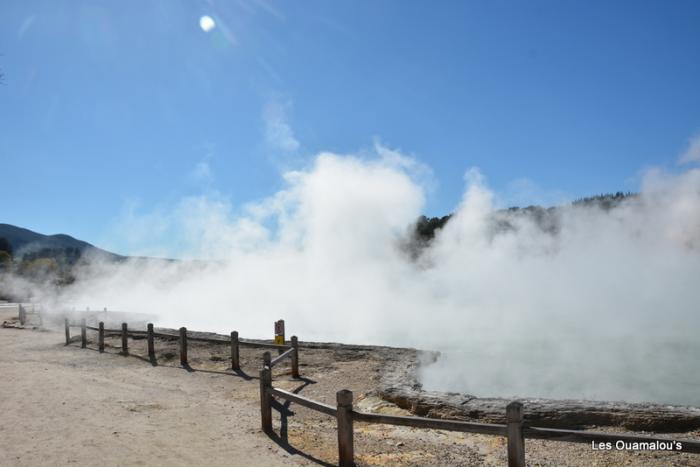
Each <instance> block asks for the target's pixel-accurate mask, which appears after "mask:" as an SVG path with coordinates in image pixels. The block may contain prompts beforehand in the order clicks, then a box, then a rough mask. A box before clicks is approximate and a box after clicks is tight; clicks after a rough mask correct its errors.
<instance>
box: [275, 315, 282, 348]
mask: <svg viewBox="0 0 700 467" xmlns="http://www.w3.org/2000/svg"><path fill="white" fill-rule="evenodd" d="M275 344H277V345H284V320H283V319H281V320H279V321H275Z"/></svg>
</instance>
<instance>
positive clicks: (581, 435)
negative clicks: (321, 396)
mask: <svg viewBox="0 0 700 467" xmlns="http://www.w3.org/2000/svg"><path fill="white" fill-rule="evenodd" d="M75 327H77V328H80V340H81V347H83V348H85V347H86V346H87V330H93V331H97V332H98V349H99V351H100V352H104V336H105V335H120V336H121V344H122V351H121V353H122V354H123V355H128V353H129V349H128V337H141V338H143V337H144V336H145V337H146V338H147V342H148V356H149V358H150V359H151V360H154V359H155V348H154V338H155V337H160V338H166V339H178V341H179V348H180V363H181V364H182V365H183V366H187V365H188V359H187V342H188V341H199V342H210V343H230V345H231V367H232V369H233V370H239V369H240V357H239V346H249V347H257V348H266V349H275V350H277V351H278V352H279V355H278V356H277V357H275V358H274V359H272V358H271V354H270V352H269V351H266V352H265V353H264V354H263V366H262V369H261V370H260V416H261V424H262V430H263V431H264V432H265V433H267V434H272V432H273V429H272V400H273V397H278V398H280V399H285V400H287V401H290V402H293V403H297V404H299V405H301V406H304V407H307V408H309V409H312V410H315V411H317V412H321V413H323V414H326V415H329V416H331V417H334V418H336V420H337V434H338V465H339V466H341V467H347V466H353V465H355V462H354V457H355V453H354V429H353V424H354V422H360V423H371V424H385V425H396V426H408V427H413V428H425V429H434V430H447V431H457V432H463V433H478V434H483V435H493V436H504V437H506V438H507V454H508V466H509V467H525V439H526V438H529V439H543V440H550V441H564V442H570V443H591V444H592V445H595V446H600V444H598V443H611V444H610V445H611V446H612V447H615V448H616V449H617V446H618V443H623V446H634V445H635V443H636V446H638V447H639V446H642V447H644V446H646V447H650V446H657V447H658V446H664V447H665V448H663V449H664V450H674V451H680V452H686V453H693V454H700V441H691V440H683V439H674V438H660V437H653V436H640V435H630V434H614V433H601V432H592V431H580V430H564V429H555V428H541V427H533V426H529V425H528V424H525V422H524V417H523V404H522V403H521V402H519V401H513V402H511V403H509V404H508V405H507V406H506V413H505V419H506V423H505V424H491V423H474V422H465V421H461V420H444V419H435V418H426V417H406V416H400V415H383V414H376V413H368V412H360V411H356V410H354V409H353V393H352V391H349V390H347V389H343V390H340V391H338V392H337V393H336V405H335V406H333V405H329V404H324V403H322V402H318V401H315V400H313V399H309V398H306V397H304V396H300V395H299V394H295V393H293V392H289V391H285V390H284V389H280V388H276V387H274V386H273V385H272V368H273V367H274V366H275V365H277V364H278V363H280V362H281V361H283V360H284V359H286V358H290V359H291V362H292V377H294V378H298V377H299V343H298V340H297V337H296V336H292V340H291V345H289V346H287V345H278V344H268V343H262V342H252V341H246V340H242V339H240V338H239V337H238V332H236V331H233V332H232V333H231V337H230V339H226V338H206V337H192V336H188V334H187V329H186V328H184V327H183V328H180V330H179V333H178V334H169V333H162V332H155V331H154V330H153V324H151V323H149V324H148V326H147V329H146V330H145V331H141V330H130V329H129V328H128V326H127V324H126V323H122V326H121V329H105V327H104V323H103V322H100V323H98V326H97V327H93V326H88V325H87V324H86V320H85V319H83V320H81V322H80V323H79V324H71V323H70V322H69V321H68V319H66V320H65V334H66V345H68V344H70V342H71V335H70V329H71V328H75ZM629 450H634V449H629Z"/></svg>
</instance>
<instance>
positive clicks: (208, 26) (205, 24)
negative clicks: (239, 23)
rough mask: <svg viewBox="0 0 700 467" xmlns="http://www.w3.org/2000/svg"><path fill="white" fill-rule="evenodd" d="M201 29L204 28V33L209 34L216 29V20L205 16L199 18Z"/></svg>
mask: <svg viewBox="0 0 700 467" xmlns="http://www.w3.org/2000/svg"><path fill="white" fill-rule="evenodd" d="M199 27H200V28H202V31H204V32H209V31H211V30H212V29H214V28H215V27H216V23H215V22H214V18H212V17H211V16H207V15H204V16H202V17H201V18H199Z"/></svg>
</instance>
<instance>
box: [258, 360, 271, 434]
mask: <svg viewBox="0 0 700 467" xmlns="http://www.w3.org/2000/svg"><path fill="white" fill-rule="evenodd" d="M264 355H265V356H266V357H267V358H265V361H266V362H267V364H265V365H263V367H262V370H260V420H261V422H262V430H263V431H264V432H265V433H268V434H270V433H272V404H271V402H272V401H271V399H272V395H271V394H270V388H271V387H272V370H270V352H265V354H264Z"/></svg>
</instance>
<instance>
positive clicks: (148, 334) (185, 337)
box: [64, 318, 299, 378]
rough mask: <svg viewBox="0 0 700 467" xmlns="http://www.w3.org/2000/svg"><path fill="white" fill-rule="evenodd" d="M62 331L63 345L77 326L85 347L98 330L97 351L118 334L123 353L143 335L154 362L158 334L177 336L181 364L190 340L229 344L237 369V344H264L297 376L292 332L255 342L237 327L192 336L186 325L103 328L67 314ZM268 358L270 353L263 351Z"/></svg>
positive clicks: (296, 351)
mask: <svg viewBox="0 0 700 467" xmlns="http://www.w3.org/2000/svg"><path fill="white" fill-rule="evenodd" d="M64 327H65V335H66V345H69V344H70V343H71V334H70V330H71V328H80V346H81V348H86V347H87V331H88V330H90V331H97V333H98V349H99V352H100V353H103V352H104V338H105V336H120V337H121V352H120V353H121V354H122V355H124V356H126V355H129V347H128V338H129V337H132V338H144V337H145V338H146V339H147V343H148V358H149V360H150V361H151V362H155V360H156V353H155V338H156V337H159V338H162V339H172V340H175V339H177V340H178V345H179V350H180V364H181V365H183V366H187V365H188V351H187V350H188V343H189V342H190V341H194V342H207V343H214V344H228V345H230V346H231V369H232V370H234V371H240V369H241V368H240V365H241V362H240V347H250V348H263V349H275V350H278V351H280V352H282V353H281V354H280V355H279V356H278V357H276V358H275V360H274V363H272V365H273V366H274V365H275V364H278V363H280V362H281V361H282V360H284V359H285V358H290V360H291V367H292V377H294V378H298V377H299V341H298V339H297V336H292V341H291V345H280V344H268V343H266V342H255V341H251V340H243V339H240V338H239V337H238V331H233V332H231V336H230V338H226V337H221V338H213V337H201V336H192V335H190V334H189V333H188V331H187V328H184V327H183V328H180V329H179V330H178V333H177V334H175V333H165V332H155V331H154V328H153V323H148V324H147V328H146V330H145V331H144V330H139V329H129V327H128V325H127V323H122V325H121V328H120V329H106V328H105V326H104V322H102V321H100V322H99V323H98V325H97V326H89V325H88V324H87V323H86V320H85V319H81V320H80V322H79V323H75V322H70V321H69V320H68V319H67V318H66V319H65V320H64ZM265 354H266V355H267V356H268V357H267V358H269V355H270V353H269V352H265Z"/></svg>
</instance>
